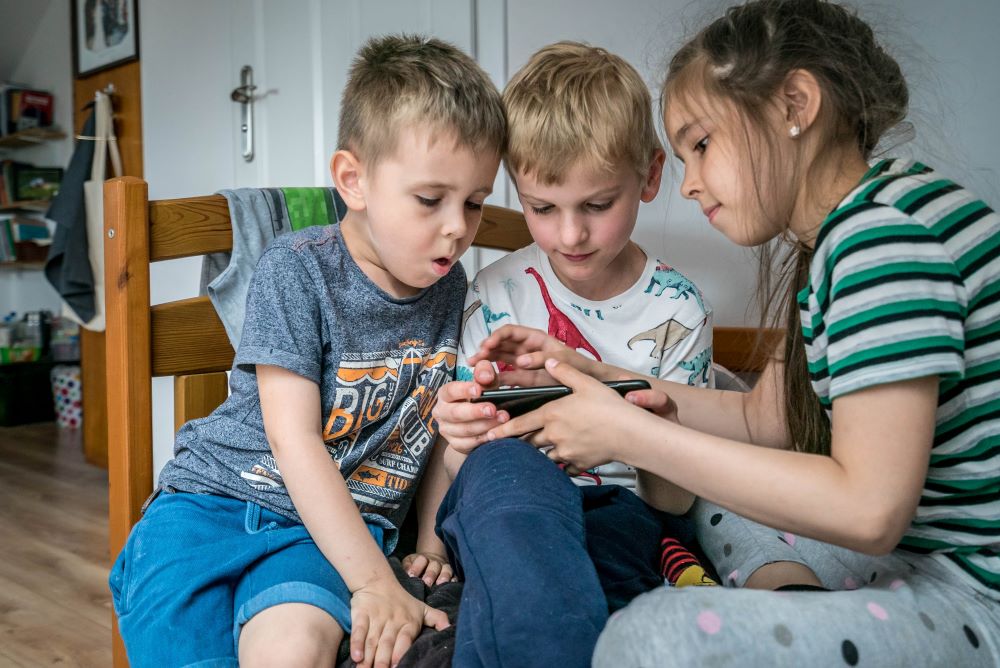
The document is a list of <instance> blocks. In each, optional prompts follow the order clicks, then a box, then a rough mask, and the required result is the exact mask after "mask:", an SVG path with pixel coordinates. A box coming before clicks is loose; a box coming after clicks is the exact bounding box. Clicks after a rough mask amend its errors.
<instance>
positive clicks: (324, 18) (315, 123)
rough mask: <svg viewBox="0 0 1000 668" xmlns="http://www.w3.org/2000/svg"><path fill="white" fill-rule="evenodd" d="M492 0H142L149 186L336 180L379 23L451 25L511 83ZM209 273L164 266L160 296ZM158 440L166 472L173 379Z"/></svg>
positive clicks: (446, 30)
mask: <svg viewBox="0 0 1000 668" xmlns="http://www.w3.org/2000/svg"><path fill="white" fill-rule="evenodd" d="M483 4H484V5H489V7H484V8H482V9H479V10H477V2H476V0H337V1H336V2H335V1H333V0H281V1H280V2H278V1H276V0H212V1H211V2H205V1H204V0H141V7H140V11H139V16H140V22H139V23H140V30H141V34H140V44H141V45H142V47H141V48H142V51H141V68H142V70H141V75H142V107H143V114H142V132H143V163H144V171H145V178H146V180H147V181H148V183H149V196H150V198H152V199H160V198H170V197H189V196H193V195H203V194H208V193H210V192H214V191H216V190H219V189H221V188H232V187H256V186H320V185H331V181H330V176H329V174H328V170H327V165H328V162H329V160H330V156H331V155H332V153H333V151H334V149H335V147H336V141H337V121H338V118H337V114H338V107H339V103H340V94H341V90H342V89H343V86H344V83H345V80H346V72H347V69H348V66H349V64H350V62H351V59H352V57H353V55H354V52H355V51H356V50H357V48H358V47H359V46H360V45H361V44H362V43H363V42H364V40H365V39H367V38H368V37H370V36H371V35H375V34H381V33H390V32H411V33H421V34H429V35H434V36H438V37H442V38H444V39H447V40H448V41H451V42H452V43H454V44H456V45H457V46H459V47H460V48H462V49H464V50H466V51H467V52H468V53H470V54H472V55H473V56H477V55H478V56H479V57H480V61H481V62H482V63H483V64H484V67H486V69H487V71H488V72H490V74H491V75H492V76H493V77H494V80H495V81H496V83H497V85H502V83H503V81H504V79H505V77H506V72H505V71H504V69H503V68H504V67H505V55H504V54H505V52H504V49H505V40H506V36H505V35H504V33H503V31H504V25H505V23H504V20H503V3H500V2H489V3H483ZM484 26H488V27H484ZM477 47H479V49H478V50H479V51H480V52H481V53H479V54H477ZM244 65H250V66H251V67H252V68H253V71H254V84H255V85H256V86H257V90H256V95H257V96H258V99H257V100H256V101H255V103H254V153H255V157H254V159H253V161H252V162H246V161H245V160H244V159H243V157H242V146H241V142H242V133H241V128H240V125H241V119H240V105H239V104H237V103H235V102H233V101H232V100H231V99H230V93H231V91H232V90H233V89H234V88H236V87H237V86H239V85H240V70H241V68H242V67H243V66H244ZM502 183H503V182H502V181H501V180H499V179H498V188H497V191H498V192H499V193H500V194H501V197H500V198H499V199H495V200H494V201H498V202H505V201H506V200H505V199H504V198H503V194H504V190H503V188H502V187H501V185H502ZM467 264H468V263H467ZM469 269H470V271H471V270H472V269H473V268H472V267H469ZM200 274H201V262H200V260H197V259H187V260H177V261H171V262H165V263H160V264H158V265H156V266H154V267H153V270H152V276H151V284H150V290H151V296H152V300H153V303H160V302H164V301H172V300H175V299H182V298H186V297H191V296H194V295H196V294H198V287H199V285H198V283H199V278H200ZM153 441H154V471H155V472H158V471H159V469H160V468H161V467H162V465H163V463H164V462H165V461H166V460H167V459H169V458H170V457H171V456H172V451H173V388H172V386H171V383H170V380H169V379H155V380H154V383H153Z"/></svg>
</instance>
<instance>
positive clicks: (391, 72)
mask: <svg viewBox="0 0 1000 668" xmlns="http://www.w3.org/2000/svg"><path fill="white" fill-rule="evenodd" d="M412 123H426V124H429V125H430V126H431V128H433V129H434V130H438V131H442V132H445V133H453V134H454V135H455V138H456V140H457V141H458V143H459V144H461V145H463V146H468V147H470V148H472V149H473V150H475V151H477V152H479V151H490V152H492V154H493V155H501V154H503V152H504V150H505V147H506V143H507V120H506V117H505V115H504V109H503V102H502V100H501V99H500V93H499V91H497V88H496V86H494V85H493V82H492V81H490V78H489V77H488V76H487V75H486V73H485V72H484V71H483V70H482V68H480V67H479V65H477V64H476V61H474V60H473V59H472V58H470V57H469V56H467V55H466V54H465V53H463V52H462V51H461V50H459V49H458V48H457V47H455V46H453V45H451V44H449V43H447V42H444V41H441V40H439V39H434V38H428V37H421V36H418V35H402V34H401V35H386V36H382V37H373V38H372V39H369V40H368V41H367V42H365V44H364V45H363V46H362V47H361V48H360V49H359V50H358V53H357V55H356V56H355V58H354V62H353V63H352V64H351V69H350V73H349V75H348V80H347V86H346V87H345V88H344V94H343V97H342V98H341V102H340V127H339V130H338V134H337V148H338V149H340V150H349V151H351V152H353V153H354V154H355V155H357V156H358V157H359V158H360V159H361V160H364V161H365V163H366V164H369V165H375V164H377V163H378V162H379V161H380V160H381V159H382V158H384V157H386V156H387V155H390V154H391V153H392V152H393V151H394V150H395V148H396V141H397V137H398V134H399V130H400V129H401V128H402V127H404V126H406V125H408V124H412Z"/></svg>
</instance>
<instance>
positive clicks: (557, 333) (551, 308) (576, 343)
mask: <svg viewBox="0 0 1000 668" xmlns="http://www.w3.org/2000/svg"><path fill="white" fill-rule="evenodd" d="M524 273H526V274H531V275H532V276H534V277H535V280H536V281H538V287H539V288H541V290H542V301H544V302H545V310H547V311H548V312H549V336H554V337H556V338H557V339H559V340H560V341H562V342H563V343H565V344H566V345H567V346H568V347H570V348H572V349H573V350H581V349H582V350H586V351H587V352H588V353H590V354H591V355H593V356H594V359H596V360H597V361H598V362H600V361H601V355H600V353H598V352H597V351H596V350H594V346H592V345H590V342H589V341H587V339H585V338H583V334H581V333H580V330H579V329H577V328H576V325H574V324H573V321H572V320H570V319H569V318H568V317H567V316H566V314H565V313H563V312H562V311H560V310H559V309H557V308H556V305H555V304H553V303H552V298H551V297H549V290H548V288H546V287H545V281H543V280H542V277H541V276H539V275H538V272H537V271H535V270H534V269H533V268H532V267H528V268H527V269H525V270H524Z"/></svg>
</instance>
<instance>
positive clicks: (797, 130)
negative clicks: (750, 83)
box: [780, 69, 823, 139]
mask: <svg viewBox="0 0 1000 668" xmlns="http://www.w3.org/2000/svg"><path fill="white" fill-rule="evenodd" d="M822 101H823V89H822V88H821V87H820V85H819V81H818V80H817V79H816V77H815V75H813V73H812V72H810V71H809V70H803V69H797V70H792V71H791V72H789V73H788V76H787V77H785V82H784V84H782V86H781V100H780V103H781V105H782V107H783V108H784V110H785V123H786V124H787V128H786V130H787V132H788V136H790V137H792V138H793V139H794V138H796V137H798V136H799V135H800V134H801V133H804V132H805V131H806V130H807V129H809V128H810V127H811V126H812V124H813V123H815V122H816V117H817V116H819V108H820V104H821V103H822Z"/></svg>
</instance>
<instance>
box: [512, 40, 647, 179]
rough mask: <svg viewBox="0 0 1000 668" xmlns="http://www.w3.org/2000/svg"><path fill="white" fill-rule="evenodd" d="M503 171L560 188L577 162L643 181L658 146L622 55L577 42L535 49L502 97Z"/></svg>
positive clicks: (643, 96)
mask: <svg viewBox="0 0 1000 668" xmlns="http://www.w3.org/2000/svg"><path fill="white" fill-rule="evenodd" d="M503 101H504V106H505V107H506V109H507V122H508V133H509V138H508V143H507V153H506V155H505V157H504V163H505V164H506V166H507V171H508V172H509V173H510V174H511V175H514V174H517V173H525V174H534V175H535V178H537V179H538V180H539V181H540V182H541V183H544V184H546V185H551V184H553V183H561V182H562V180H563V178H564V177H565V175H566V173H567V172H568V171H569V170H570V169H571V168H572V167H573V165H575V164H576V163H577V162H579V161H584V162H585V163H586V164H587V165H588V166H589V167H591V168H592V169H595V170H598V171H605V172H610V171H613V170H615V169H620V168H621V167H623V166H627V167H630V168H632V169H634V170H635V171H636V172H637V173H638V174H639V175H640V176H644V175H645V174H646V172H647V170H648V169H649V165H650V162H651V161H652V159H653V155H654V153H655V152H656V151H657V150H658V149H662V144H661V143H660V139H659V137H657V135H656V127H655V124H654V122H653V105H652V98H651V97H650V94H649V88H647V86H646V84H645V82H643V80H642V77H640V76H639V73H638V72H636V71H635V68H633V67H632V66H631V65H629V64H628V63H627V62H626V61H625V60H624V59H623V58H621V57H619V56H616V55H614V54H612V53H608V52H607V51H605V50H604V49H601V48H598V47H593V46H590V45H588V44H583V43H580V42H557V43H555V44H550V45H549V46H546V47H543V48H542V49H541V50H539V51H538V52H536V53H535V54H534V55H533V56H532V57H531V59H530V60H528V62H527V64H525V66H524V67H522V68H521V69H520V70H519V71H518V72H517V74H515V75H514V77H513V78H512V79H511V80H510V82H509V83H508V84H507V87H506V88H505V89H504V92H503Z"/></svg>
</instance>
